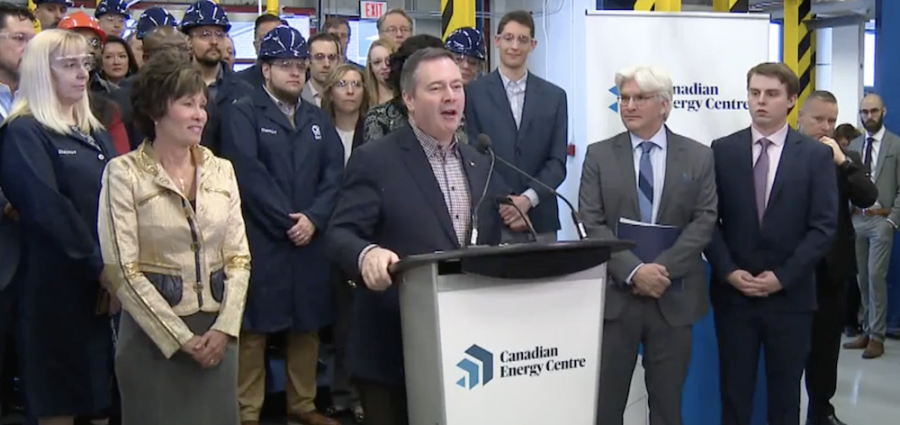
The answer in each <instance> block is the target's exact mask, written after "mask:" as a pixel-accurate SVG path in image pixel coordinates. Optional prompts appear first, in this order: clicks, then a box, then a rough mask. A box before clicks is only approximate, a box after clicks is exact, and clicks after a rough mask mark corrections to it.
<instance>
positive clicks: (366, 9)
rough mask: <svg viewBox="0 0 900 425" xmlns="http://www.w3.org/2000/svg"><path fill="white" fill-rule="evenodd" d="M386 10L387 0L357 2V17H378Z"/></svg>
mask: <svg viewBox="0 0 900 425" xmlns="http://www.w3.org/2000/svg"><path fill="white" fill-rule="evenodd" d="M384 12H387V2H384V1H361V2H359V17H360V18H362V19H378V18H380V17H381V15H384Z"/></svg>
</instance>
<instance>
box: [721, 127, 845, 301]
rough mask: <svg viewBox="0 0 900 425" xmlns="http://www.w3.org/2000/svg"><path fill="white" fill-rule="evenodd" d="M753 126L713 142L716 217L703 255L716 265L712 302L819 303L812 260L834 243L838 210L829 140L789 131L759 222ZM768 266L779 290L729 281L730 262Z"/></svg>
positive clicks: (750, 267) (758, 268) (751, 268)
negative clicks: (753, 291)
mask: <svg viewBox="0 0 900 425" xmlns="http://www.w3.org/2000/svg"><path fill="white" fill-rule="evenodd" d="M752 144H753V141H752V136H751V132H750V128H746V129H744V130H741V131H738V132H736V133H734V134H731V135H729V136H726V137H723V138H721V139H718V140H715V141H713V143H712V149H713V154H714V158H715V165H716V186H717V191H718V195H719V223H718V226H717V228H716V231H715V232H714V233H713V238H712V242H711V243H710V245H709V247H708V248H707V250H706V257H707V259H708V260H709V262H710V264H711V265H712V267H713V273H714V276H713V284H712V285H711V288H710V295H711V297H712V301H713V305H714V306H715V305H717V304H730V305H738V306H747V305H750V304H755V305H759V306H764V307H767V308H770V309H772V310H773V311H798V312H804V311H813V310H815V308H816V286H815V285H816V284H815V267H816V264H817V263H818V262H819V260H821V259H822V258H823V257H824V256H825V253H826V252H828V250H829V249H830V248H831V243H832V238H833V237H834V234H835V228H836V227H837V218H838V213H837V210H838V190H837V178H836V174H837V173H836V172H835V167H834V161H833V160H832V152H831V148H829V147H828V146H825V145H823V144H822V143H820V142H818V141H816V140H814V139H812V138H810V137H809V136H804V135H802V134H800V133H798V132H796V131H794V130H793V129H791V130H789V131H788V134H787V138H786V140H785V143H784V147H783V151H782V154H781V159H780V161H779V164H778V171H777V173H776V177H775V182H774V184H773V185H772V190H771V193H770V195H769V202H768V206H767V207H766V213H765V216H764V217H763V222H762V223H760V222H759V219H758V217H757V213H756V197H755V195H754V193H755V191H754V186H753V151H752ZM738 269H741V270H746V271H747V272H749V273H751V274H753V275H754V276H755V275H757V274H759V273H762V272H764V271H767V270H769V271H772V272H774V273H775V275H776V276H777V277H778V280H779V281H780V282H781V285H782V286H783V288H784V289H783V290H782V291H779V292H778V293H776V294H773V295H770V296H768V297H765V298H748V297H745V296H744V295H743V294H742V293H741V292H740V291H738V290H737V289H735V288H734V287H733V286H731V284H729V283H728V282H727V281H726V277H727V276H728V275H729V274H730V273H731V272H733V271H735V270H738Z"/></svg>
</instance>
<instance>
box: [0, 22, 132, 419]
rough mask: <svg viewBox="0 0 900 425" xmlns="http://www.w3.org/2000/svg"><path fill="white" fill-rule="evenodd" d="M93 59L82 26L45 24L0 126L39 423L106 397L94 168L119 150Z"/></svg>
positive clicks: (32, 404)
mask: <svg viewBox="0 0 900 425" xmlns="http://www.w3.org/2000/svg"><path fill="white" fill-rule="evenodd" d="M93 66H94V56H93V55H92V54H91V48H90V46H89V45H88V42H87V39H85V37H84V36H82V35H79V34H77V33H75V32H73V31H64V30H55V29H54V30H46V31H41V32H40V33H39V34H37V36H35V37H34V38H33V39H32V40H31V42H29V43H28V47H26V49H25V54H24V56H23V57H22V62H21V65H20V68H19V75H20V77H19V78H20V79H19V92H18V96H17V98H16V101H15V103H14V104H13V107H12V111H11V113H10V115H9V117H8V118H7V119H6V121H5V122H4V123H3V126H2V128H0V185H2V187H3V190H4V192H5V194H6V196H7V198H9V202H10V203H11V204H12V205H14V206H15V208H16V209H17V210H18V213H19V221H20V224H21V229H20V230H21V234H22V249H23V250H24V252H23V254H22V258H23V262H22V263H21V264H20V266H19V267H20V269H19V278H20V279H22V280H23V282H22V285H21V286H20V288H21V292H20V294H19V302H20V309H21V311H23V312H24V317H27V320H22V321H21V327H22V329H21V330H20V331H21V332H20V334H21V335H22V336H23V339H22V340H21V341H20V348H21V353H22V354H23V357H22V359H21V364H22V368H23V377H24V380H23V381H24V384H25V393H26V394H27V400H28V406H27V409H28V412H29V414H30V415H32V416H35V417H37V418H38V423H39V424H41V425H71V424H72V423H73V420H74V417H75V416H79V415H90V414H93V413H95V412H100V411H103V410H104V409H106V408H107V407H109V404H110V387H109V383H110V353H111V352H112V346H111V344H112V335H111V326H110V320H109V317H106V315H107V313H109V312H112V311H111V310H110V306H109V305H108V304H107V302H108V300H109V297H108V296H104V295H105V290H104V285H103V284H104V283H106V282H107V281H106V280H105V279H103V278H102V274H103V259H102V258H101V255H100V246H99V242H98V237H97V231H96V228H97V227H96V226H97V203H98V199H99V195H100V176H101V174H102V172H103V168H104V167H105V166H106V163H107V161H109V160H110V158H111V157H112V156H114V155H115V152H116V151H115V148H114V147H113V145H112V142H111V140H110V138H109V135H108V134H107V133H106V131H105V130H104V129H103V126H102V125H101V124H100V121H98V120H97V118H96V117H94V115H92V114H91V109H90V105H89V104H88V96H87V87H88V81H89V76H88V71H89V70H90V69H92V67H93ZM106 287H108V285H107V286H106ZM114 309H115V307H113V310H114Z"/></svg>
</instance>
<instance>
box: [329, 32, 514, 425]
mask: <svg viewBox="0 0 900 425" xmlns="http://www.w3.org/2000/svg"><path fill="white" fill-rule="evenodd" d="M400 89H401V92H402V95H403V101H404V103H405V104H406V107H407V109H408V111H409V122H410V125H409V126H404V127H401V128H400V129H398V130H396V131H394V132H393V133H391V134H389V135H387V136H385V137H384V138H383V139H380V140H376V141H374V142H370V143H366V144H364V145H363V146H362V147H360V148H358V149H357V150H355V151H354V152H353V155H352V156H351V157H350V161H349V163H348V164H347V169H346V172H345V173H344V183H343V189H342V190H341V193H340V195H339V198H338V203H337V207H336V208H335V212H334V216H333V217H332V218H331V222H330V224H329V228H328V231H327V233H326V236H325V238H326V253H327V254H328V256H329V257H330V258H331V259H332V260H333V261H335V262H336V263H338V264H339V265H340V266H341V268H342V269H343V270H344V271H346V272H347V274H348V275H350V276H357V277H359V276H361V278H362V280H359V279H358V278H357V279H356V281H357V282H360V283H361V285H359V288H358V289H357V290H356V291H357V292H356V293H355V295H354V297H355V298H354V305H353V307H354V308H353V317H352V324H351V325H350V335H349V344H348V345H349V348H348V358H347V367H348V369H349V370H350V374H351V376H352V377H353V379H354V380H355V384H356V387H357V389H358V390H359V393H360V398H361V400H362V407H363V410H364V411H365V415H366V424H368V425H405V424H408V418H407V409H406V388H405V378H404V370H403V340H402V337H401V329H400V305H399V297H398V295H399V291H398V290H397V287H396V286H393V285H391V283H392V282H391V276H390V274H389V273H388V267H390V265H391V264H394V263H396V262H397V261H399V259H400V258H401V257H405V256H409V255H415V254H424V253H432V252H435V251H451V250H455V249H459V248H460V247H463V246H465V245H466V242H467V241H468V240H469V237H470V235H471V229H470V227H471V217H472V215H473V212H474V211H473V205H476V204H477V202H478V198H479V196H480V194H481V193H482V191H483V189H484V187H485V185H486V184H487V181H488V172H489V167H490V164H489V162H488V160H487V158H486V157H485V156H484V155H480V154H479V153H478V152H476V151H475V150H474V149H473V148H472V147H470V146H467V145H465V144H460V143H458V141H457V140H456V137H455V131H456V129H457V128H458V127H459V122H460V119H461V118H462V113H463V104H464V102H465V94H464V92H463V79H462V75H461V74H460V72H459V67H457V65H456V62H455V61H454V57H453V55H452V54H451V53H450V52H448V51H446V50H444V49H438V48H427V49H423V50H420V51H418V52H416V53H415V54H413V55H412V56H410V58H409V59H407V61H406V63H405V65H404V66H403V73H402V75H401V78H400ZM495 177H499V176H495ZM494 186H496V189H497V190H493V189H494V188H495V187H494ZM502 186H503V184H502V183H500V182H498V179H497V178H495V179H493V182H492V187H491V189H492V190H489V191H488V192H489V194H488V196H489V197H488V198H487V199H494V197H495V196H496V195H504V194H508V193H509V192H508V191H503V190H501V187H502ZM477 213H478V220H477V222H478V234H479V236H480V239H479V241H478V242H479V244H497V243H498V242H499V240H500V229H501V227H502V224H501V223H502V222H501V218H500V215H499V214H498V212H497V208H495V207H493V203H492V202H485V203H484V204H483V205H482V207H481V208H479V210H478V211H477Z"/></svg>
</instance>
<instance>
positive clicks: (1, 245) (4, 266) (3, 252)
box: [0, 190, 20, 291]
mask: <svg viewBox="0 0 900 425" xmlns="http://www.w3.org/2000/svg"><path fill="white" fill-rule="evenodd" d="M8 204H9V201H8V200H7V199H6V196H5V195H4V194H3V191H2V190H0V291H3V290H4V289H6V287H7V286H9V284H10V283H12V280H13V277H14V276H15V274H16V270H17V269H18V268H19V255H20V254H19V223H16V222H14V221H13V220H12V219H10V218H9V217H7V216H6V214H3V210H4V209H5V208H6V205H8Z"/></svg>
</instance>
